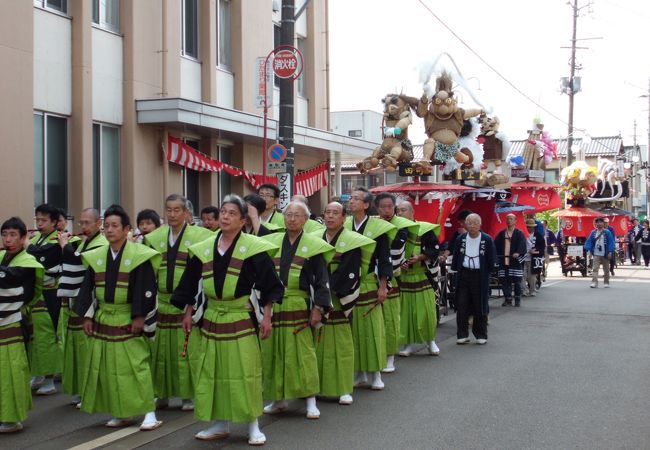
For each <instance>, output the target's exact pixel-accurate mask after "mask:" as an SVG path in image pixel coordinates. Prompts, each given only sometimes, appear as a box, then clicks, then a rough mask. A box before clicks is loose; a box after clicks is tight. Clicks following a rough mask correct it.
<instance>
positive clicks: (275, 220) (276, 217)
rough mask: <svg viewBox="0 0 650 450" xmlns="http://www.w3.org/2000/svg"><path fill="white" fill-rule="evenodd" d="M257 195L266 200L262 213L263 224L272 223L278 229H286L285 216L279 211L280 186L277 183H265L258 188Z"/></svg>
mask: <svg viewBox="0 0 650 450" xmlns="http://www.w3.org/2000/svg"><path fill="white" fill-rule="evenodd" d="M257 195H259V196H260V197H262V198H263V199H264V201H265V202H266V209H265V210H264V213H262V214H260V220H261V222H262V224H267V223H268V224H271V226H273V227H274V228H275V229H276V230H277V229H280V230H284V217H282V213H281V212H278V203H279V201H280V188H279V187H277V186H276V185H275V184H270V183H264V184H263V185H261V186H260V187H259V188H258V189H257Z"/></svg>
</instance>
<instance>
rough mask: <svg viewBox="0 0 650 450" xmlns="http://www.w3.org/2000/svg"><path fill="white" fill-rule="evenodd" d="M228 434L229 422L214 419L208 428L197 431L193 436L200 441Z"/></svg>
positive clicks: (224, 436)
mask: <svg viewBox="0 0 650 450" xmlns="http://www.w3.org/2000/svg"><path fill="white" fill-rule="evenodd" d="M229 435H230V424H229V423H228V422H227V421H225V420H215V421H214V423H213V424H212V426H211V427H210V428H207V429H205V430H203V431H199V432H198V433H196V434H195V435H194V437H195V438H196V439H200V440H202V441H211V440H213V439H223V438H226V437H228V436H229Z"/></svg>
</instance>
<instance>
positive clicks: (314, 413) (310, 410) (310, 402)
mask: <svg viewBox="0 0 650 450" xmlns="http://www.w3.org/2000/svg"><path fill="white" fill-rule="evenodd" d="M307 418H308V419H320V411H319V409H318V407H316V397H307Z"/></svg>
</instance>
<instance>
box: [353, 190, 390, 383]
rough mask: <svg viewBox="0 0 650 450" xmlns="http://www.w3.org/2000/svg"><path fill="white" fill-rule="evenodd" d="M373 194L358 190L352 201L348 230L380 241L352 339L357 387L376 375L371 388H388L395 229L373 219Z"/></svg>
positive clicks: (365, 279) (361, 295) (364, 281)
mask: <svg viewBox="0 0 650 450" xmlns="http://www.w3.org/2000/svg"><path fill="white" fill-rule="evenodd" d="M372 200H373V197H372V194H371V193H370V192H368V190H367V189H366V188H363V187H358V188H355V189H354V191H353V192H352V195H351V197H350V202H349V208H350V212H351V213H352V216H351V217H348V218H347V219H346V221H345V225H344V226H345V228H346V229H348V230H352V231H355V232H357V233H359V234H362V235H364V236H365V237H367V238H369V239H372V240H374V241H375V242H376V244H377V245H376V247H375V251H374V253H373V254H372V256H371V257H370V258H369V260H368V271H367V272H366V273H365V274H362V278H361V286H360V292H359V299H358V300H357V303H356V304H355V306H354V310H353V312H352V337H353V341H354V370H355V372H356V377H355V382H354V385H355V387H360V386H364V385H367V384H368V374H369V373H371V374H372V382H371V386H370V387H371V388H372V389H373V390H382V389H384V382H383V381H382V380H381V370H382V369H383V368H384V367H385V366H386V328H385V323H384V313H383V308H382V307H381V306H382V304H383V303H384V301H385V300H386V297H387V296H388V280H390V278H391V276H392V275H393V266H392V264H391V259H390V246H389V242H390V241H389V234H391V233H394V230H395V227H394V226H393V225H391V224H390V223H388V222H386V221H385V220H382V219H380V218H378V217H369V216H368V213H367V212H368V209H369V208H370V205H371V204H372Z"/></svg>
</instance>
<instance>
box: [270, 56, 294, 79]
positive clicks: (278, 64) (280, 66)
mask: <svg viewBox="0 0 650 450" xmlns="http://www.w3.org/2000/svg"><path fill="white" fill-rule="evenodd" d="M298 69H299V64H298V56H297V55H296V53H294V52H293V51H291V50H280V51H278V52H276V53H275V56H274V57H273V72H274V73H275V74H276V75H277V76H278V77H280V78H292V77H294V76H295V74H296V73H297V72H298Z"/></svg>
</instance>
